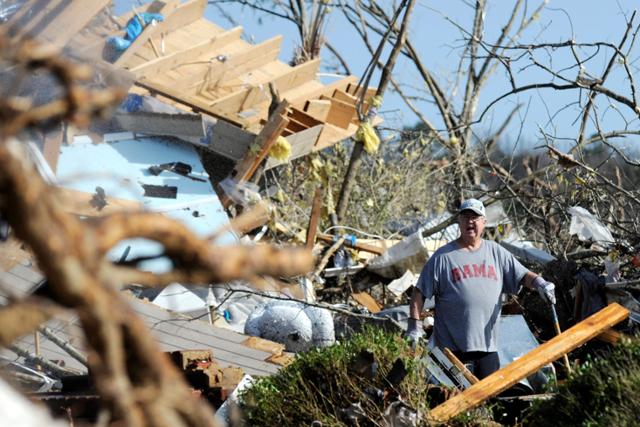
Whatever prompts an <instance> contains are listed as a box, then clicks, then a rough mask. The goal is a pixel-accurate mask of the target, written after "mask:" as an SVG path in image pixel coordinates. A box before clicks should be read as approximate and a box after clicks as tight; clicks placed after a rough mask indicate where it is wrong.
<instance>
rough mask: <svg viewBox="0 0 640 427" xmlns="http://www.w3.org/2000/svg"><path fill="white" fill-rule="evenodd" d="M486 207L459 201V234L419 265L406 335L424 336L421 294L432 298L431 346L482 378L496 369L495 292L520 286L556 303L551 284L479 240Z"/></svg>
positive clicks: (412, 338) (495, 246)
mask: <svg viewBox="0 0 640 427" xmlns="http://www.w3.org/2000/svg"><path fill="white" fill-rule="evenodd" d="M485 221H486V218H485V208H484V205H483V204H482V202H481V201H480V200H476V199H468V200H465V201H464V202H462V204H461V205H460V210H459V212H458V225H459V227H460V237H458V239H456V240H454V241H452V242H449V243H448V244H446V245H445V246H443V247H441V248H440V249H438V250H437V251H436V252H435V253H434V254H433V255H432V256H431V258H429V261H428V262H427V264H426V265H425V266H424V268H423V270H422V273H421V274H420V278H419V279H418V283H417V284H416V288H415V289H414V290H413V297H412V299H411V304H410V315H409V316H410V317H409V326H408V328H407V337H408V338H409V340H410V341H411V342H412V344H414V345H415V344H416V343H417V342H418V340H419V339H420V338H421V337H422V335H423V333H424V332H423V329H422V322H420V320H419V319H420V312H421V311H422V305H423V303H424V300H425V298H432V297H434V299H435V323H434V327H433V335H432V337H431V342H430V346H435V347H438V348H440V349H443V348H445V347H446V348H449V349H450V350H451V351H452V352H453V353H454V354H455V355H456V356H457V357H458V358H459V359H460V360H461V361H462V362H463V363H466V364H470V365H471V366H472V368H473V372H474V374H475V375H476V376H477V377H478V378H480V379H482V378H484V377H486V376H488V375H489V374H491V373H492V372H494V371H496V370H498V368H500V360H499V359H498V352H497V351H498V347H497V343H496V333H497V324H498V318H499V316H500V310H501V298H500V295H501V294H502V293H503V292H504V293H507V294H515V293H517V291H518V289H519V286H520V285H521V284H524V285H525V286H527V287H529V288H531V289H536V290H537V291H538V292H539V293H540V295H541V296H542V297H543V298H544V299H546V300H547V301H548V302H550V303H551V304H555V293H554V288H555V286H554V284H553V283H551V282H547V281H546V280H544V279H543V278H542V277H541V276H539V275H537V274H535V273H532V272H531V271H529V270H527V269H526V268H525V267H524V266H523V265H522V264H520V262H518V260H517V259H516V258H515V257H514V256H513V255H512V254H511V253H510V252H508V251H507V250H506V249H504V248H503V247H502V246H500V245H498V244H497V243H495V242H492V241H489V240H484V239H483V238H482V233H483V231H484V227H485Z"/></svg>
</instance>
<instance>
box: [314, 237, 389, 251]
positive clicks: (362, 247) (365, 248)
mask: <svg viewBox="0 0 640 427" xmlns="http://www.w3.org/2000/svg"><path fill="white" fill-rule="evenodd" d="M318 239H319V240H322V241H323V242H326V243H333V242H334V241H335V240H334V236H331V235H329V234H323V233H320V234H318ZM344 244H345V245H347V246H349V247H351V248H354V249H358V250H360V251H365V252H370V253H372V254H376V255H382V254H383V253H384V252H385V250H386V249H383V248H379V247H377V246H373V245H367V244H366V243H359V242H357V241H356V242H355V243H352V242H351V241H350V240H349V239H346V240H345V242H344Z"/></svg>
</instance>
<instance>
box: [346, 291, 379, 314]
mask: <svg viewBox="0 0 640 427" xmlns="http://www.w3.org/2000/svg"><path fill="white" fill-rule="evenodd" d="M351 298H353V299H354V300H355V301H356V302H357V303H358V304H360V305H361V306H363V307H365V308H366V309H367V310H369V312H371V313H378V312H379V311H380V310H382V307H381V306H380V304H378V302H377V301H376V300H375V299H373V297H372V296H371V295H369V294H368V293H366V292H354V293H352V294H351Z"/></svg>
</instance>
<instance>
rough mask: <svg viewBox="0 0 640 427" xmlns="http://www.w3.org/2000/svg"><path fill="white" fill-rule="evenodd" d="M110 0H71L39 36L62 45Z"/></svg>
mask: <svg viewBox="0 0 640 427" xmlns="http://www.w3.org/2000/svg"><path fill="white" fill-rule="evenodd" d="M110 3H111V0H92V1H83V0H71V2H70V3H69V4H68V5H67V7H66V8H65V9H64V10H63V11H62V12H61V13H60V14H59V15H58V16H57V17H55V19H52V20H51V21H49V22H48V23H47V25H46V26H45V27H44V29H43V30H42V31H41V32H40V34H39V36H40V37H43V38H44V39H46V40H48V41H50V42H51V43H52V44H54V45H57V46H64V45H66V44H67V42H68V41H69V40H71V38H72V37H73V36H74V35H76V34H77V33H78V32H79V31H80V30H82V29H83V28H84V27H85V26H86V25H87V24H88V23H89V22H90V21H91V19H93V17H94V16H95V15H97V14H98V12H100V11H101V10H102V9H104V8H105V7H107V5H109V4H110Z"/></svg>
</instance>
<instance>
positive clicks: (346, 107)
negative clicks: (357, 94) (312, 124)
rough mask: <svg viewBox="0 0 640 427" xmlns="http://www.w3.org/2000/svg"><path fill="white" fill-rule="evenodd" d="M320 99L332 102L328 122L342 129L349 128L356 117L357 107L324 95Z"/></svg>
mask: <svg viewBox="0 0 640 427" xmlns="http://www.w3.org/2000/svg"><path fill="white" fill-rule="evenodd" d="M320 99H323V100H325V101H331V109H330V110H329V114H327V119H326V122H327V123H331V124H332V125H334V126H337V127H339V128H342V129H346V128H348V127H349V124H350V123H351V121H352V120H353V118H354V117H355V116H356V107H355V106H353V105H351V104H347V103H346V102H342V101H338V100H337V99H335V98H329V97H328V96H325V95H322V96H321V97H320Z"/></svg>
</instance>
